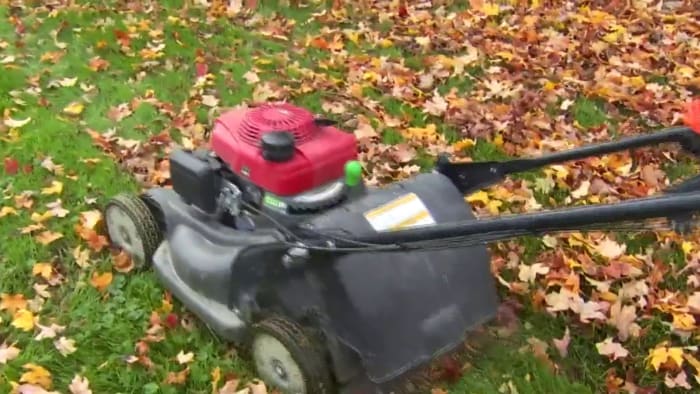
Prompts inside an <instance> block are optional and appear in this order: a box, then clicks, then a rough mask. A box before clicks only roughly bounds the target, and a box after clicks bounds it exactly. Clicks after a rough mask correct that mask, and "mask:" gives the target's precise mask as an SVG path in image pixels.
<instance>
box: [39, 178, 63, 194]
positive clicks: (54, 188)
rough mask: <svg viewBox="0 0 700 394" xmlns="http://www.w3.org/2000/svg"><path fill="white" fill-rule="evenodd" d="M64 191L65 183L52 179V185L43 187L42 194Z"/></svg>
mask: <svg viewBox="0 0 700 394" xmlns="http://www.w3.org/2000/svg"><path fill="white" fill-rule="evenodd" d="M61 192H63V183H62V182H59V181H51V186H49V187H45V188H42V189H41V194H44V195H49V194H61Z"/></svg>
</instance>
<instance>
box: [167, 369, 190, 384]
mask: <svg viewBox="0 0 700 394" xmlns="http://www.w3.org/2000/svg"><path fill="white" fill-rule="evenodd" d="M189 374H190V367H187V368H185V369H183V370H182V371H180V372H168V376H167V377H166V378H165V383H167V384H175V385H182V384H185V382H186V381H187V377H188V376H189Z"/></svg>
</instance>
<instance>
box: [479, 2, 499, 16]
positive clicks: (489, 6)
mask: <svg viewBox="0 0 700 394" xmlns="http://www.w3.org/2000/svg"><path fill="white" fill-rule="evenodd" d="M481 11H482V12H483V13H484V14H486V16H496V15H498V14H499V13H500V12H501V7H500V6H499V5H498V4H496V3H484V5H483V6H482V7H481Z"/></svg>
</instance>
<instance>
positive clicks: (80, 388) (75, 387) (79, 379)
mask: <svg viewBox="0 0 700 394" xmlns="http://www.w3.org/2000/svg"><path fill="white" fill-rule="evenodd" d="M68 390H69V391H70V393H71V394H92V390H90V381H89V380H88V379H87V378H86V377H84V376H80V375H75V376H74V377H73V380H71V382H70V384H69V385H68Z"/></svg>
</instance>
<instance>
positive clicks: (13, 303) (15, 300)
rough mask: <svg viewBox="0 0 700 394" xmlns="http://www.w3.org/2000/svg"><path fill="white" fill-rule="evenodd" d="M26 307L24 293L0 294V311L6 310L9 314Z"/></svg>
mask: <svg viewBox="0 0 700 394" xmlns="http://www.w3.org/2000/svg"><path fill="white" fill-rule="evenodd" d="M26 307H27V300H26V299H25V298H24V294H7V293H2V294H0V311H2V310H6V311H8V312H10V313H11V314H13V315H14V314H15V312H17V311H18V310H20V309H25V308H26Z"/></svg>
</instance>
